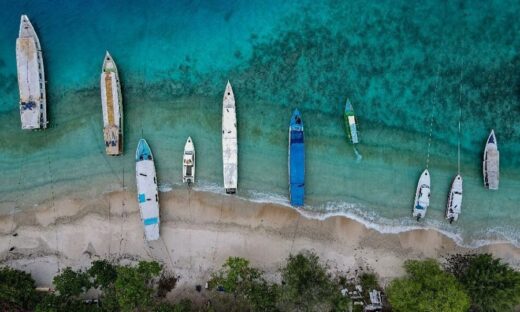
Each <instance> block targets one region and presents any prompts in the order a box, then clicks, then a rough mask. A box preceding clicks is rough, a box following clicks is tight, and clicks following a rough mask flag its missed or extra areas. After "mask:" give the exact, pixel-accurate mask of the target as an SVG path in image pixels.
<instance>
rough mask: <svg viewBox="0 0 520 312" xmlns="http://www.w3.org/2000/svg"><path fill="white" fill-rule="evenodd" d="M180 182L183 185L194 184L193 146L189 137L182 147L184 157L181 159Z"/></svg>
mask: <svg viewBox="0 0 520 312" xmlns="http://www.w3.org/2000/svg"><path fill="white" fill-rule="evenodd" d="M182 181H183V182H184V183H188V184H191V183H195V146H194V145H193V141H192V140H191V137H189V138H188V140H186V144H185V145H184V156H183V158H182Z"/></svg>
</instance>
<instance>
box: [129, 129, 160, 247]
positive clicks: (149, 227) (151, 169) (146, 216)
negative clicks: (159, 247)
mask: <svg viewBox="0 0 520 312" xmlns="http://www.w3.org/2000/svg"><path fill="white" fill-rule="evenodd" d="M135 180H136V182H137V201H138V202H139V211H140V214H141V220H142V222H143V225H144V235H145V238H146V240H148V241H153V240H157V239H159V224H160V220H159V194H158V193H157V176H156V174H155V164H154V159H153V155H152V150H151V149H150V146H149V145H148V143H147V142H146V140H145V139H141V140H139V144H138V145H137V151H136V152H135Z"/></svg>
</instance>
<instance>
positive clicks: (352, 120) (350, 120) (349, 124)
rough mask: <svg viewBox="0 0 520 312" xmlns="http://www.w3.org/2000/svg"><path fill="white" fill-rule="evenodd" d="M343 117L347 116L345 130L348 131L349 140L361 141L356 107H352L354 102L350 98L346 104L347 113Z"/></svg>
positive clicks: (353, 142) (354, 142)
mask: <svg viewBox="0 0 520 312" xmlns="http://www.w3.org/2000/svg"><path fill="white" fill-rule="evenodd" d="M343 117H344V118H345V131H346V132H347V135H348V138H349V140H350V141H351V142H352V144H357V143H359V140H358V135H357V129H356V117H355V115H354V108H352V104H351V103H350V100H349V99H347V103H346V104H345V113H344V115H343Z"/></svg>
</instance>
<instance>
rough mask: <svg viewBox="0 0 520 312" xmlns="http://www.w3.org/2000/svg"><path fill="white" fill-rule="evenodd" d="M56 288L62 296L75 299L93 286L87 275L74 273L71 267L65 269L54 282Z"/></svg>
mask: <svg viewBox="0 0 520 312" xmlns="http://www.w3.org/2000/svg"><path fill="white" fill-rule="evenodd" d="M52 282H53V283H54V287H55V288H56V290H57V291H58V292H59V293H60V296H64V297H75V296H78V295H79V294H81V293H83V292H85V291H87V290H88V289H89V288H90V286H91V284H90V281H89V278H88V275H87V273H85V272H81V271H78V272H76V271H73V270H72V269H71V268H70V267H67V268H65V270H63V272H61V274H59V275H56V276H55V277H54V279H53V280H52Z"/></svg>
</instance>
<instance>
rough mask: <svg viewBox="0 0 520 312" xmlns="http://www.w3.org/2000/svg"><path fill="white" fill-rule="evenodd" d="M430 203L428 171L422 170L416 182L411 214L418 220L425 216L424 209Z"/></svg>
mask: <svg viewBox="0 0 520 312" xmlns="http://www.w3.org/2000/svg"><path fill="white" fill-rule="evenodd" d="M429 205H430V173H429V172H428V170H424V171H423V173H422V174H421V176H420V177H419V182H417V189H416V191H415V200H414V205H413V212H412V216H413V217H414V218H416V219H417V221H419V220H420V219H423V218H424V217H426V211H427V210H428V206H429Z"/></svg>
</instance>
